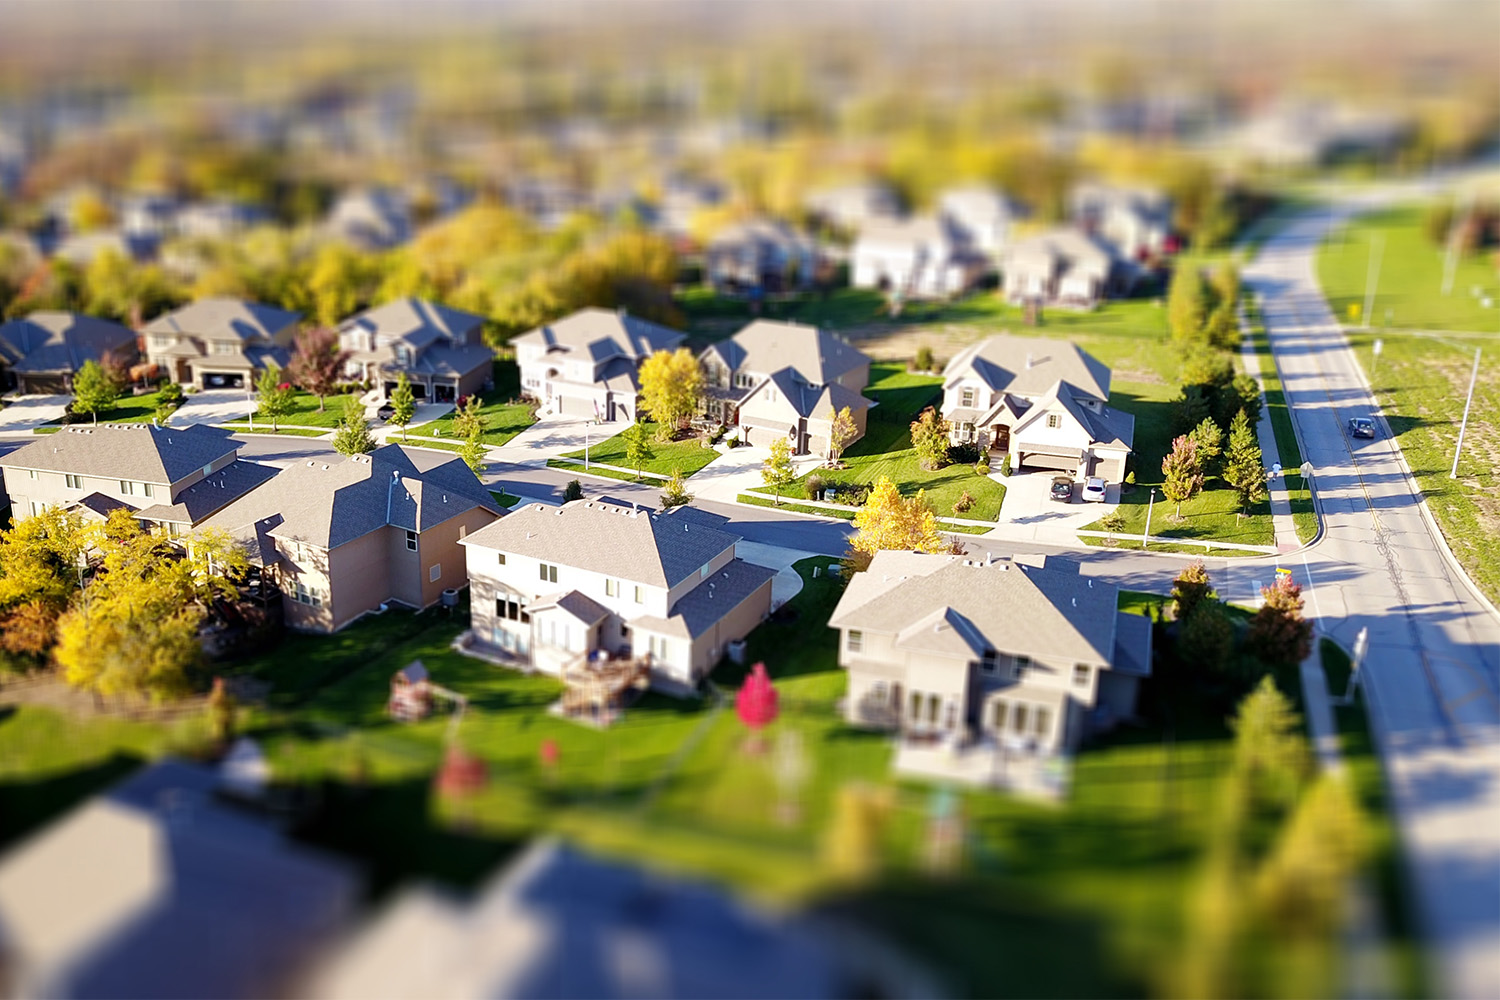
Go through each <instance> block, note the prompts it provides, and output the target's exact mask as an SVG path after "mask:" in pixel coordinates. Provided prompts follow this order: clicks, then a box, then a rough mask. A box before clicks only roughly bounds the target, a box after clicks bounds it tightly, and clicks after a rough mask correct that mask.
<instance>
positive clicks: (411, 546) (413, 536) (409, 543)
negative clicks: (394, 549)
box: [406, 531, 417, 552]
mask: <svg viewBox="0 0 1500 1000" xmlns="http://www.w3.org/2000/svg"><path fill="white" fill-rule="evenodd" d="M406 551H408V552H415V551H417V533H416V532H415V531H408V532H407V533H406Z"/></svg>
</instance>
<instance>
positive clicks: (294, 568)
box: [202, 444, 502, 632]
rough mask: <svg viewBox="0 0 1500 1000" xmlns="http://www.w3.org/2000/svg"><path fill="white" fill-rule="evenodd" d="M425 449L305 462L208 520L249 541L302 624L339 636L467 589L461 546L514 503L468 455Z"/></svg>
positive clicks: (291, 616) (289, 616) (289, 618)
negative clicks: (376, 616) (371, 618)
mask: <svg viewBox="0 0 1500 1000" xmlns="http://www.w3.org/2000/svg"><path fill="white" fill-rule="evenodd" d="M420 457H421V456H420V453H414V452H408V451H407V450H406V449H404V448H402V447H401V446H400V445H394V444H393V445H386V446H385V447H384V448H378V449H376V450H375V451H373V452H371V453H370V454H368V455H351V456H350V457H348V458H345V459H336V460H332V461H330V460H325V459H322V458H319V459H307V460H305V461H300V462H297V463H296V464H294V465H292V466H289V467H288V468H286V469H284V470H283V471H282V472H280V473H279V474H278V475H277V476H276V477H275V478H274V479H272V480H271V481H270V482H268V483H267V484H266V485H265V486H264V487H262V488H261V490H259V491H257V492H255V493H251V494H249V495H248V496H246V497H244V498H243V499H241V500H240V501H238V502H236V503H234V504H232V505H230V506H229V507H227V508H226V509H224V510H222V511H220V512H219V513H218V514H216V515H214V516H213V517H211V518H209V519H208V520H207V521H205V522H204V524H203V525H202V526H203V527H205V528H214V529H220V530H223V531H227V532H228V533H229V534H230V535H231V536H233V537H235V538H237V539H239V540H240V541H241V542H242V543H243V544H244V545H245V547H246V551H247V553H248V554H249V557H250V561H251V562H252V563H254V564H256V565H258V566H260V567H262V570H263V572H264V574H265V576H266V578H267V579H270V580H271V581H273V582H274V583H275V584H276V585H277V586H278V587H279V588H280V590H281V593H282V595H283V596H282V600H283V603H284V609H285V612H286V619H285V620H286V623H287V624H288V625H290V626H292V627H293V628H299V629H304V630H308V631H314V632H333V631H335V630H337V629H340V628H343V627H344V626H345V625H347V624H349V623H350V622H351V621H353V620H354V619H356V618H358V617H359V616H361V615H363V614H366V613H368V612H371V611H378V610H380V609H382V608H383V607H384V606H385V605H386V604H388V603H392V602H393V603H397V604H402V605H405V606H407V607H411V608H425V607H427V606H429V605H431V604H434V603H436V602H437V601H438V600H439V599H440V598H441V597H442V594H443V591H444V590H448V589H457V588H461V587H463V585H464V583H465V581H466V580H467V576H466V574H465V571H464V553H463V550H462V549H460V548H459V543H460V542H461V541H462V540H463V539H464V537H465V536H466V535H468V534H470V533H471V532H474V531H478V530H479V529H480V528H482V527H484V526H485V525H487V524H489V523H490V522H491V521H494V520H495V519H496V518H498V517H500V515H501V513H502V511H501V509H500V507H499V506H498V505H497V504H496V503H495V498H494V497H492V496H491V495H490V493H489V491H488V490H486V489H485V488H484V486H482V485H481V484H480V483H479V481H478V480H476V479H475V478H474V474H473V473H472V472H470V471H469V468H468V466H466V465H464V464H463V462H461V461H459V460H458V459H456V458H455V459H449V460H448V461H445V462H443V463H441V464H439V465H436V466H433V467H432V468H423V467H422V465H419V464H418V462H417V461H416V459H417V458H420ZM423 464H427V463H425V462H424V463H423Z"/></svg>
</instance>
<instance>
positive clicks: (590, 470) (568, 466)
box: [547, 458, 663, 484]
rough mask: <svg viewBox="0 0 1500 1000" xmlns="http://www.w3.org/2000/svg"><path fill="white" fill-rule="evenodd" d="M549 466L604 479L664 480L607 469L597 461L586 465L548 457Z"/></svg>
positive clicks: (633, 481) (642, 481)
mask: <svg viewBox="0 0 1500 1000" xmlns="http://www.w3.org/2000/svg"><path fill="white" fill-rule="evenodd" d="M547 468H549V469H562V470H563V471H564V472H581V473H583V474H584V475H586V476H600V477H602V478H604V479H618V480H620V481H621V482H625V483H647V484H652V483H657V484H659V483H662V482H663V480H662V479H660V478H658V477H657V476H653V475H651V474H649V473H646V472H642V474H641V475H639V476H637V475H636V474H635V473H634V472H619V471H616V470H615V469H606V468H604V466H602V465H600V464H599V463H597V462H594V463H593V464H591V465H589V466H587V467H585V466H584V464H583V463H582V462H573V461H568V460H567V459H562V458H549V459H547Z"/></svg>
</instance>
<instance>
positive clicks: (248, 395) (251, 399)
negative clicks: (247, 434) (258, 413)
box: [245, 388, 255, 431]
mask: <svg viewBox="0 0 1500 1000" xmlns="http://www.w3.org/2000/svg"><path fill="white" fill-rule="evenodd" d="M245 405H246V406H247V407H249V409H250V429H251V430H252V431H253V430H255V394H254V393H252V392H251V391H250V390H249V389H248V388H246V389H245Z"/></svg>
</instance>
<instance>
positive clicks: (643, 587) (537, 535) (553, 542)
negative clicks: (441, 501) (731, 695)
mask: <svg viewBox="0 0 1500 1000" xmlns="http://www.w3.org/2000/svg"><path fill="white" fill-rule="evenodd" d="M725 524H727V520H726V519H724V518H718V517H715V516H714V515H711V514H706V513H704V512H703V511H699V510H695V509H693V508H691V507H678V508H675V509H673V510H670V511H667V512H663V513H658V512H655V511H652V510H647V509H644V508H639V507H630V506H626V505H624V504H617V503H612V502H607V501H602V500H574V501H572V502H571V503H566V504H563V505H562V506H561V507H548V506H545V505H543V504H527V505H526V506H524V507H520V508H518V509H516V510H513V511H511V512H510V514H509V515H507V516H506V517H505V518H503V519H502V520H500V521H497V522H495V523H494V524H491V525H489V526H488V527H486V528H484V529H483V530H481V531H476V532H473V533H471V534H470V535H469V536H468V537H467V538H465V539H464V540H463V545H464V547H465V549H466V550H467V556H468V574H469V582H470V590H469V606H470V608H471V613H472V615H473V620H472V629H471V631H470V634H469V636H468V637H467V638H468V640H469V641H470V642H471V643H472V644H473V645H477V646H479V647H481V648H484V647H488V648H490V649H493V650H496V651H497V652H498V653H499V654H501V655H502V656H503V657H504V658H508V659H510V660H513V661H514V662H516V663H517V664H519V665H522V666H526V667H529V668H532V669H536V670H540V671H543V672H545V673H549V674H557V675H562V674H564V673H565V672H567V671H568V670H569V669H571V668H572V667H573V666H574V665H579V664H582V663H583V662H585V661H586V660H588V659H590V658H594V657H600V656H603V657H606V658H610V657H613V658H620V657H635V658H639V659H645V660H646V662H647V663H648V666H649V669H650V678H651V684H652V686H653V687H655V688H657V689H659V690H663V691H667V692H669V693H679V694H680V693H686V692H688V691H691V690H692V689H694V688H695V687H696V686H697V684H698V682H699V681H700V680H702V679H703V678H704V677H705V676H707V675H708V673H709V671H711V670H712V669H713V668H714V666H715V665H716V664H717V663H718V662H719V659H720V657H721V656H722V655H724V653H725V650H726V647H727V645H728V644H729V643H731V642H734V641H736V640H738V639H742V638H744V637H745V636H746V635H747V634H748V633H749V632H750V630H751V629H753V628H754V627H755V626H756V625H758V624H759V623H760V622H761V620H762V619H764V618H765V617H766V615H768V614H769V613H770V611H771V580H772V578H773V577H774V576H775V575H776V571H775V570H773V569H768V568H766V567H764V566H757V565H754V564H753V563H748V562H746V561H745V560H743V559H740V558H738V557H737V555H736V552H735V544H736V543H737V542H738V541H739V536H738V535H735V534H731V533H730V532H729V531H727V530H725V529H724V525H725Z"/></svg>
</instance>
